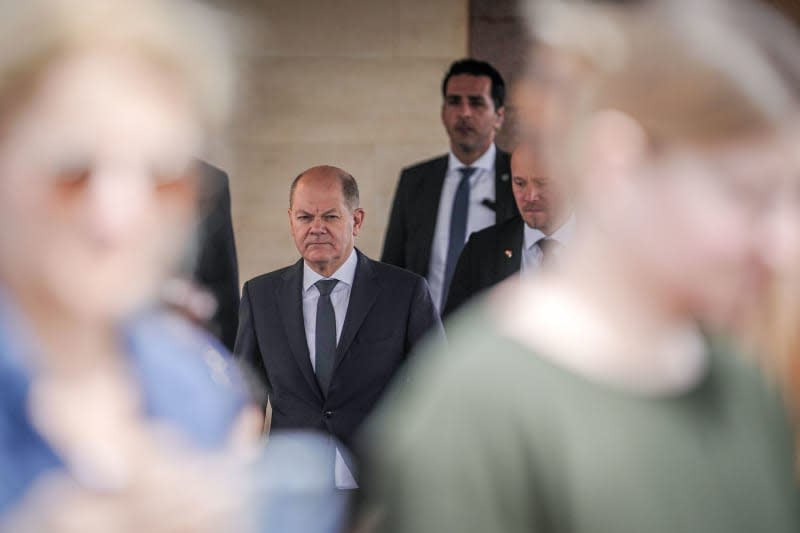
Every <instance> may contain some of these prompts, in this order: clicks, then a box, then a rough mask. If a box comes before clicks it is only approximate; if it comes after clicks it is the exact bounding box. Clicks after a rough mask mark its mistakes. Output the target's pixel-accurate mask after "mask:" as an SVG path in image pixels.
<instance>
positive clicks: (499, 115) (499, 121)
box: [494, 106, 506, 131]
mask: <svg viewBox="0 0 800 533" xmlns="http://www.w3.org/2000/svg"><path fill="white" fill-rule="evenodd" d="M495 115H496V116H495V122H494V129H495V131H499V130H500V128H502V127H503V122H505V120H506V106H500V107H498V108H497V110H496V111H495Z"/></svg>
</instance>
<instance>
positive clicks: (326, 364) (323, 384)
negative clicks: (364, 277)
mask: <svg viewBox="0 0 800 533" xmlns="http://www.w3.org/2000/svg"><path fill="white" fill-rule="evenodd" d="M338 282H339V280H336V279H321V280H319V281H318V282H316V283H315V284H314V285H316V287H317V290H319V300H317V324H316V331H317V334H316V339H315V344H314V346H315V352H316V353H315V359H316V361H315V364H314V371H315V372H316V374H317V383H319V387H320V389H322V394H324V395H325V396H327V395H328V386H329V385H330V383H331V376H332V375H333V361H334V359H335V358H336V313H335V312H334V310H333V304H332V303H331V291H332V290H333V288H334V287H335V286H336V284H337V283H338Z"/></svg>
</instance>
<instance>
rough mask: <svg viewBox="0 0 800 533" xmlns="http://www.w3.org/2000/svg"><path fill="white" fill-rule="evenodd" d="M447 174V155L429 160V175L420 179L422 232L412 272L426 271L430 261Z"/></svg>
mask: <svg viewBox="0 0 800 533" xmlns="http://www.w3.org/2000/svg"><path fill="white" fill-rule="evenodd" d="M446 174H447V156H444V157H440V158H439V159H434V160H433V161H432V162H431V171H430V175H429V176H425V177H424V179H423V180H422V186H421V190H420V192H419V197H418V198H417V200H418V202H417V209H416V213H417V215H416V216H417V219H418V220H419V225H420V226H419V227H420V228H422V232H421V234H420V236H419V244H418V246H419V250H420V252H421V253H420V254H419V255H418V257H419V263H420V264H418V265H415V267H416V268H412V269H411V270H412V271H413V272H428V266H429V265H430V262H431V246H432V245H433V234H434V232H435V231H436V219H437V217H438V216H439V200H440V199H441V197H442V187H443V186H444V178H445V176H446Z"/></svg>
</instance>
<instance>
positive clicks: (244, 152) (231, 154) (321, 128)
mask: <svg viewBox="0 0 800 533" xmlns="http://www.w3.org/2000/svg"><path fill="white" fill-rule="evenodd" d="M217 3H218V4H219V5H222V6H224V7H225V8H226V9H228V10H230V11H231V12H233V13H236V14H237V16H238V19H237V22H236V24H237V27H238V28H239V30H238V31H237V33H238V34H239V36H240V38H241V39H240V40H241V42H242V44H243V47H242V51H241V53H240V56H241V68H242V81H241V97H240V101H239V106H238V107H239V109H238V112H237V115H236V117H235V120H234V122H233V126H232V127H231V130H230V132H229V133H228V134H227V135H226V137H227V138H226V139H225V144H226V145H227V147H226V149H225V150H222V151H218V153H217V154H216V155H215V157H214V158H213V159H214V162H215V163H217V164H219V165H220V166H223V167H224V168H225V169H226V170H228V171H229V174H230V175H231V193H232V199H233V218H234V230H235V232H236V239H237V246H238V252H239V267H240V275H241V279H242V281H243V282H244V281H245V280H247V279H249V278H251V277H253V276H255V275H257V274H259V273H262V272H267V271H270V270H274V269H276V268H279V267H281V266H285V265H287V264H289V263H292V262H294V261H295V260H296V259H297V257H298V254H297V251H296V249H295V248H294V244H293V242H292V239H291V236H290V235H289V232H288V221H287V215H286V208H287V206H288V198H287V197H288V187H289V184H290V182H291V180H292V179H293V178H294V176H295V175H297V174H298V173H299V172H300V171H301V170H303V169H305V168H307V167H310V166H312V165H317V164H323V163H326V164H333V165H336V166H340V167H343V168H345V169H347V170H349V171H350V172H351V173H352V174H353V175H354V176H355V177H356V179H357V180H358V182H359V186H360V189H361V199H362V200H361V202H362V207H364V209H365V210H366V221H365V227H364V230H363V232H362V234H361V235H360V236H359V238H358V241H357V245H358V246H359V248H361V249H362V250H363V251H364V252H366V253H367V254H368V255H371V256H372V257H377V256H378V255H379V254H380V249H381V245H382V242H383V234H384V230H385V227H386V222H387V218H388V213H389V207H390V203H391V198H392V194H393V192H394V187H395V184H396V181H397V177H398V174H399V171H400V169H401V167H403V166H404V165H406V164H409V163H411V162H413V161H416V160H419V159H422V158H426V157H429V156H433V155H436V154H438V153H442V152H443V151H445V150H446V148H447V140H446V136H445V133H444V130H443V127H442V125H441V122H440V120H439V108H440V102H441V97H440V94H439V84H440V81H441V77H442V75H443V73H444V71H445V70H446V68H447V66H448V64H449V63H450V62H451V61H452V60H453V59H456V58H459V57H463V56H464V55H466V52H467V23H468V5H467V4H468V2H467V0H404V1H395V0H262V1H256V0H226V1H224V2H222V1H220V2H217Z"/></svg>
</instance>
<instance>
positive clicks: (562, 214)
mask: <svg viewBox="0 0 800 533" xmlns="http://www.w3.org/2000/svg"><path fill="white" fill-rule="evenodd" d="M511 187H512V190H513V191H514V199H515V200H516V202H517V208H518V209H519V212H520V214H521V215H522V219H523V220H524V221H525V223H526V224H527V225H528V226H530V227H532V228H534V229H538V230H540V231H541V232H543V233H544V234H545V235H550V234H551V233H553V232H554V231H555V230H557V229H558V228H559V227H560V226H561V225H562V224H563V223H564V221H565V220H566V218H567V217H568V215H569V202H568V197H567V193H566V190H565V188H564V186H563V184H562V183H559V182H557V181H554V180H552V179H550V177H549V176H548V175H547V172H546V171H545V170H544V165H543V164H542V162H541V161H540V160H537V157H536V156H535V155H534V154H533V153H532V150H531V149H529V148H527V147H526V146H524V145H521V146H520V147H518V148H517V149H516V150H514V153H513V154H512V156H511Z"/></svg>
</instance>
